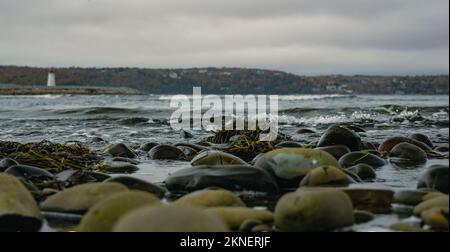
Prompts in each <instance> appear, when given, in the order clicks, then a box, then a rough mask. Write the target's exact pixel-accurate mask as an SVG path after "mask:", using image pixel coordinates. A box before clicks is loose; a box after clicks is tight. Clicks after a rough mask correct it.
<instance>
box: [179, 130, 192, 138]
mask: <svg viewBox="0 0 450 252" xmlns="http://www.w3.org/2000/svg"><path fill="white" fill-rule="evenodd" d="M180 137H181V138H184V139H188V138H194V135H192V133H190V132H187V131H185V130H181V131H180Z"/></svg>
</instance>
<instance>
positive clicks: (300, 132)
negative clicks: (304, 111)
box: [297, 128, 316, 134]
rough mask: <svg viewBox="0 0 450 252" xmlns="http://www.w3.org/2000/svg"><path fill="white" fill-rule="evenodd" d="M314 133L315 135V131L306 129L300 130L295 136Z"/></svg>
mask: <svg viewBox="0 0 450 252" xmlns="http://www.w3.org/2000/svg"><path fill="white" fill-rule="evenodd" d="M314 133H316V131H315V130H313V129H308V128H301V129H298V130H297V134H314Z"/></svg>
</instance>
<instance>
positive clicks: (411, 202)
mask: <svg viewBox="0 0 450 252" xmlns="http://www.w3.org/2000/svg"><path fill="white" fill-rule="evenodd" d="M427 194H428V192H424V191H418V190H403V191H397V192H395V194H394V198H393V201H392V203H396V204H403V205H408V206H416V205H418V204H420V203H421V202H422V201H423V197H424V196H425V195H427Z"/></svg>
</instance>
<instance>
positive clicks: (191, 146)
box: [175, 143, 208, 152]
mask: <svg viewBox="0 0 450 252" xmlns="http://www.w3.org/2000/svg"><path fill="white" fill-rule="evenodd" d="M202 144H204V143H202ZM175 146H176V147H178V148H179V147H182V146H184V147H189V148H192V149H194V150H196V151H197V152H201V151H204V150H207V149H208V147H206V146H203V145H200V144H193V143H177V144H175Z"/></svg>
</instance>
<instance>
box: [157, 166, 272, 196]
mask: <svg viewBox="0 0 450 252" xmlns="http://www.w3.org/2000/svg"><path fill="white" fill-rule="evenodd" d="M165 183H166V186H167V188H168V189H169V190H170V191H188V192H192V191H196V190H202V189H205V188H208V187H221V188H224V189H228V190H232V191H241V190H251V191H259V192H267V193H277V192H278V186H277V184H276V182H275V180H274V179H273V178H272V177H271V176H270V175H269V174H268V173H267V172H266V171H264V170H262V169H260V168H257V167H252V166H243V165H226V166H194V167H190V168H186V169H182V170H179V171H177V172H175V173H173V174H171V175H169V177H168V178H167V179H166V181H165Z"/></svg>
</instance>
